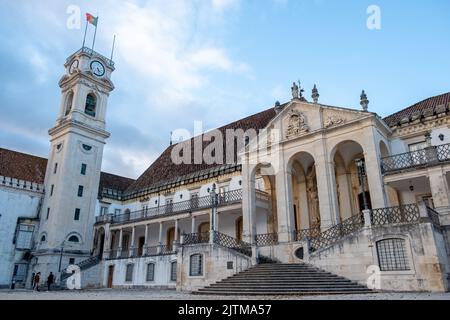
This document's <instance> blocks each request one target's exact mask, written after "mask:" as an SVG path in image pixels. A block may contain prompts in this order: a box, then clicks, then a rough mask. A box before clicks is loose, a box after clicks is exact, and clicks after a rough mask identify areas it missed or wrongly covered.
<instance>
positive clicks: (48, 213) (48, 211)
mask: <svg viewBox="0 0 450 320" xmlns="http://www.w3.org/2000/svg"><path fill="white" fill-rule="evenodd" d="M49 217H50V208H47V220H48V218H49Z"/></svg>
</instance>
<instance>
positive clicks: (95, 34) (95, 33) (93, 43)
mask: <svg viewBox="0 0 450 320" xmlns="http://www.w3.org/2000/svg"><path fill="white" fill-rule="evenodd" d="M97 26H98V17H97V24H96V25H95V32H94V41H93V42H92V51H94V46H95V37H96V36H97Z"/></svg>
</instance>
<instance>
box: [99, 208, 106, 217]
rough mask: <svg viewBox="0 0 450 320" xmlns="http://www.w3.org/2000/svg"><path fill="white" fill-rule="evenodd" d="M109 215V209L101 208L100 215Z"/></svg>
mask: <svg viewBox="0 0 450 320" xmlns="http://www.w3.org/2000/svg"><path fill="white" fill-rule="evenodd" d="M107 214H108V207H101V208H100V215H101V216H106V215H107Z"/></svg>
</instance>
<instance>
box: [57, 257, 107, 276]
mask: <svg viewBox="0 0 450 320" xmlns="http://www.w3.org/2000/svg"><path fill="white" fill-rule="evenodd" d="M101 261H102V258H101V256H93V257H90V258H89V259H86V260H83V261H81V262H80V263H78V264H77V266H78V267H79V268H80V271H84V270H87V269H89V268H91V267H93V266H96V265H98V264H99V263H100V262H101ZM71 275H72V273H68V272H67V269H65V270H64V271H63V272H62V273H61V278H60V281H61V282H63V281H64V280H66V279H68V278H69V277H70V276H71Z"/></svg>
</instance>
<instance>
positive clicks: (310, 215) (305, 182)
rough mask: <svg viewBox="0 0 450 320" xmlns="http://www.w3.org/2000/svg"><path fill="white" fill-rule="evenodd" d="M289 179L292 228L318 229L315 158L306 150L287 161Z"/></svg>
mask: <svg viewBox="0 0 450 320" xmlns="http://www.w3.org/2000/svg"><path fill="white" fill-rule="evenodd" d="M288 172H289V173H290V177H288V179H289V178H290V179H291V186H292V188H291V190H290V193H291V199H292V207H293V208H292V209H293V216H294V217H293V229H295V230H306V229H320V228H321V215H320V206H319V197H318V188H317V175H316V167H315V160H314V158H313V156H312V155H311V154H309V153H307V152H299V153H297V154H295V155H294V156H293V157H291V159H290V161H289V162H288Z"/></svg>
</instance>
